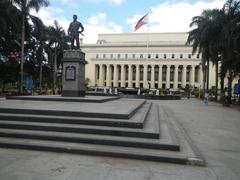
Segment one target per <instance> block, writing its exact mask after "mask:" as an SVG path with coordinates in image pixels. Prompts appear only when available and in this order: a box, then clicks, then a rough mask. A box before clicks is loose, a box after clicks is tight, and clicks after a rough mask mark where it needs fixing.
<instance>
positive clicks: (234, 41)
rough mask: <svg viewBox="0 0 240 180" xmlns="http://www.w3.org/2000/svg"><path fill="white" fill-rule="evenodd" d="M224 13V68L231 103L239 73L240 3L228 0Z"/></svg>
mask: <svg viewBox="0 0 240 180" xmlns="http://www.w3.org/2000/svg"><path fill="white" fill-rule="evenodd" d="M223 12H224V14H225V18H226V24H225V26H224V29H223V41H224V46H223V51H222V55H223V62H222V67H223V69H224V70H225V71H223V73H225V75H226V73H227V79H228V98H227V99H228V103H231V96H232V79H233V75H234V72H238V73H239V72H240V71H239V66H240V65H239V64H240V60H239V54H238V52H239V50H238V49H239V44H240V42H239V41H240V39H239V37H240V31H239V29H240V28H239V23H240V1H236V0H228V1H227V2H226V3H225V4H224V7H223Z"/></svg>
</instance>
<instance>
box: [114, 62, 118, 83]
mask: <svg viewBox="0 0 240 180" xmlns="http://www.w3.org/2000/svg"><path fill="white" fill-rule="evenodd" d="M117 66H118V65H117V64H114V69H113V86H114V87H118V68H117Z"/></svg>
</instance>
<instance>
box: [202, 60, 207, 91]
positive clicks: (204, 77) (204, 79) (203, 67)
mask: <svg viewBox="0 0 240 180" xmlns="http://www.w3.org/2000/svg"><path fill="white" fill-rule="evenodd" d="M202 71H203V94H205V92H206V66H205V63H204V64H203V66H202Z"/></svg>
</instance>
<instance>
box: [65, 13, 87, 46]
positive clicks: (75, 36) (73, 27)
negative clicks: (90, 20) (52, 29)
mask: <svg viewBox="0 0 240 180" xmlns="http://www.w3.org/2000/svg"><path fill="white" fill-rule="evenodd" d="M79 28H81V31H79ZM83 31H84V27H83V25H82V23H80V22H78V21H77V15H75V14H74V15H73V22H71V24H70V25H69V28H68V34H69V36H70V39H71V49H74V41H75V40H76V43H77V49H80V43H79V33H80V34H82V32H83Z"/></svg>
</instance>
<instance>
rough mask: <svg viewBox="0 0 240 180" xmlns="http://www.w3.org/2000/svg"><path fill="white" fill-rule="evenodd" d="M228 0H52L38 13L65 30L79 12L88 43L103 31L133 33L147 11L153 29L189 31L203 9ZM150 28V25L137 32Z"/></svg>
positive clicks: (150, 29)
mask: <svg viewBox="0 0 240 180" xmlns="http://www.w3.org/2000/svg"><path fill="white" fill-rule="evenodd" d="M224 3H225V0H201V1H197V0H178V1H177V0H50V6H49V7H47V8H42V9H41V10H40V12H39V13H38V14H37V16H39V17H40V18H41V19H42V20H43V22H44V24H46V25H50V24H52V23H53V21H54V20H57V21H58V22H59V24H60V26H62V27H63V28H64V29H65V30H66V29H67V27H68V25H69V23H70V22H71V21H72V15H73V14H77V15H78V17H79V18H78V20H79V21H80V22H82V24H83V26H84V27H85V33H84V34H85V36H84V38H83V41H84V43H96V41H97V36H98V34H99V33H133V31H134V26H135V24H136V22H137V21H138V20H139V19H140V18H141V17H142V16H143V15H145V14H146V13H147V12H150V14H149V15H150V16H149V32H186V31H189V24H190V22H191V18H192V17H193V16H197V15H200V14H201V12H202V10H203V9H213V8H221V7H222V6H223V4H224ZM34 14H35V13H34ZM138 32H147V28H146V26H144V27H142V28H140V29H139V30H138V31H137V32H135V33H138Z"/></svg>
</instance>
